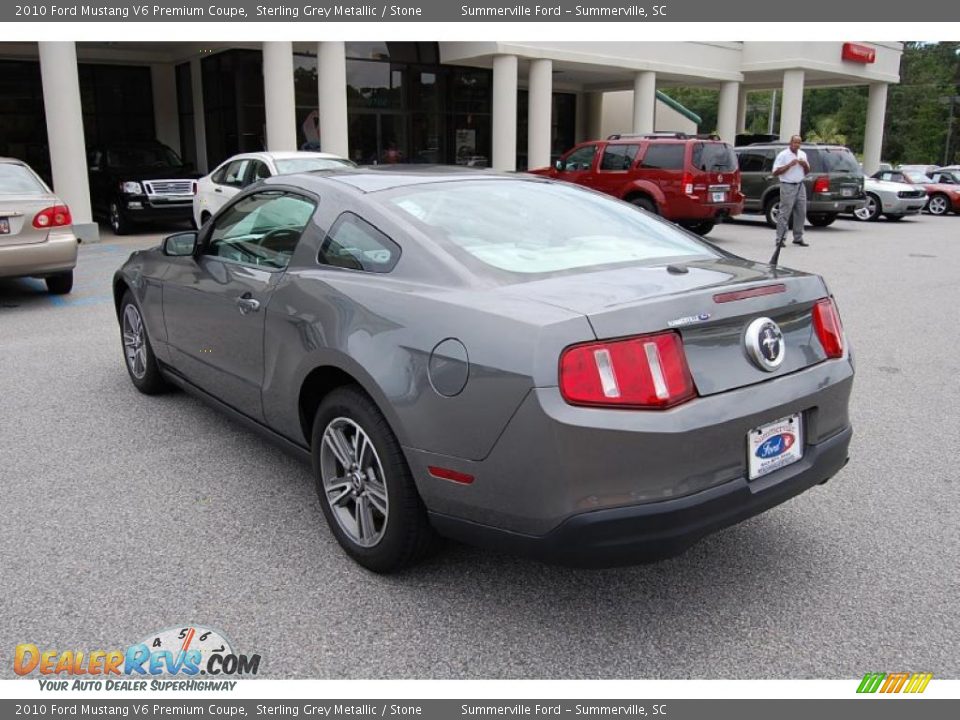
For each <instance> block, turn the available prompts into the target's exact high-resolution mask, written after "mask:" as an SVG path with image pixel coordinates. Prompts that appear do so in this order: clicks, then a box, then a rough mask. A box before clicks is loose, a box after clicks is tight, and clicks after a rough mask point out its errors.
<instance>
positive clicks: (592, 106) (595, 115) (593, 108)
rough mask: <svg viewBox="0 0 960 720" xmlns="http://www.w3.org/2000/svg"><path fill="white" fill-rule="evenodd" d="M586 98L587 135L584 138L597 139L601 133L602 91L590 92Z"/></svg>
mask: <svg viewBox="0 0 960 720" xmlns="http://www.w3.org/2000/svg"><path fill="white" fill-rule="evenodd" d="M587 100H588V105H587V137H586V138H584V139H585V140H599V139H600V135H601V134H602V133H603V93H602V92H592V93H590V94H589V95H587Z"/></svg>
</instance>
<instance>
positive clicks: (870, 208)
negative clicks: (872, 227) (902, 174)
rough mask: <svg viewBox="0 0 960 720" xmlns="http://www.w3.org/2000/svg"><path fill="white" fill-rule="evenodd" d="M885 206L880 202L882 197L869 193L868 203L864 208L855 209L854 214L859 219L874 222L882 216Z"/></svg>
mask: <svg viewBox="0 0 960 720" xmlns="http://www.w3.org/2000/svg"><path fill="white" fill-rule="evenodd" d="M882 209H883V207H882V205H881V204H880V198H878V197H877V196H876V195H873V194H871V193H867V204H866V205H864V206H863V207H862V208H859V209H858V210H854V211H853V216H854V217H855V218H856V219H857V220H866V221H868V222H873V221H874V220H876V219H877V218H878V217H880V212H881V211H882Z"/></svg>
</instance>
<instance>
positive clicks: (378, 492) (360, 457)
mask: <svg viewBox="0 0 960 720" xmlns="http://www.w3.org/2000/svg"><path fill="white" fill-rule="evenodd" d="M320 473H321V481H322V484H323V496H324V498H325V500H326V501H327V503H328V504H329V506H330V509H331V510H332V511H333V516H334V518H336V521H337V524H338V525H339V526H340V528H341V530H343V532H344V533H346V535H347V537H349V538H350V540H351V541H352V542H354V543H356V544H357V545H359V546H361V547H368V548H369V547H373V546H374V545H376V544H377V543H379V542H380V540H381V539H382V538H383V534H384V531H385V530H386V528H387V519H388V517H389V511H390V503H389V499H388V498H387V487H386V478H385V477H384V472H383V465H382V464H381V462H380V457H379V456H378V455H377V450H376V448H375V447H374V446H373V442H372V441H371V440H370V437H369V436H368V435H367V433H366V432H364V430H363V428H362V427H360V425H358V424H357V423H356V422H354V421H353V420H351V419H350V418H346V417H338V418H334V419H333V420H331V421H330V423H329V424H328V425H327V427H326V429H325V430H324V431H323V444H322V447H321V448H320Z"/></svg>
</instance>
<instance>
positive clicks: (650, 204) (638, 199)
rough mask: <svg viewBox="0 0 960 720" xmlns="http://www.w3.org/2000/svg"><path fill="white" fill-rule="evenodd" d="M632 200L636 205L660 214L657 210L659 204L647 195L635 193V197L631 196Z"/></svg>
mask: <svg viewBox="0 0 960 720" xmlns="http://www.w3.org/2000/svg"><path fill="white" fill-rule="evenodd" d="M630 202H631V203H633V204H634V205H636V206H637V207H638V208H641V209H643V210H646V211H647V212H650V213H653V214H654V215H659V214H660V213H658V212H657V204H656V203H655V202H654V201H653V200H651V199H650V198H648V197H647V196H646V195H635V196H634V197H632V198H630Z"/></svg>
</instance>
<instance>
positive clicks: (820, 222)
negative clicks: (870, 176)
mask: <svg viewBox="0 0 960 720" xmlns="http://www.w3.org/2000/svg"><path fill="white" fill-rule="evenodd" d="M786 147H787V143H783V142H764V143H753V144H751V145H745V146H743V147H738V148H734V152H736V153H737V160H738V161H739V163H740V192H742V193H743V195H744V203H743V212H745V213H754V214H757V213H763V214H764V215H765V216H766V218H767V224H768V225H769V226H770V227H776V225H777V213H778V211H779V209H780V180H779V179H778V178H776V177H774V175H773V161H774V160H775V159H776V157H777V154H778V153H780V151H781V150H783V149H784V148H786ZM800 149H801V150H803V151H804V152H805V153H806V154H807V160H808V161H809V162H810V172H809V173H808V174H807V177H806V178H804V181H803V183H804V185H805V186H806V189H807V220H809V221H810V224H811V225H814V226H817V227H826V226H827V225H830V224H831V223H832V222H833V221H834V220H836V219H837V215H839V214H840V213H852V212H853V211H854V210H859V209H860V208H862V207H863V206H864V205H866V202H867V196H866V194H865V193H864V191H863V171H862V170H861V169H860V163H858V162H857V158H856V157H855V156H854V154H853V153H852V152H850V150H849V148H846V147H844V146H843V145H818V144H811V143H804V144H802V145H801V146H800Z"/></svg>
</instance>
